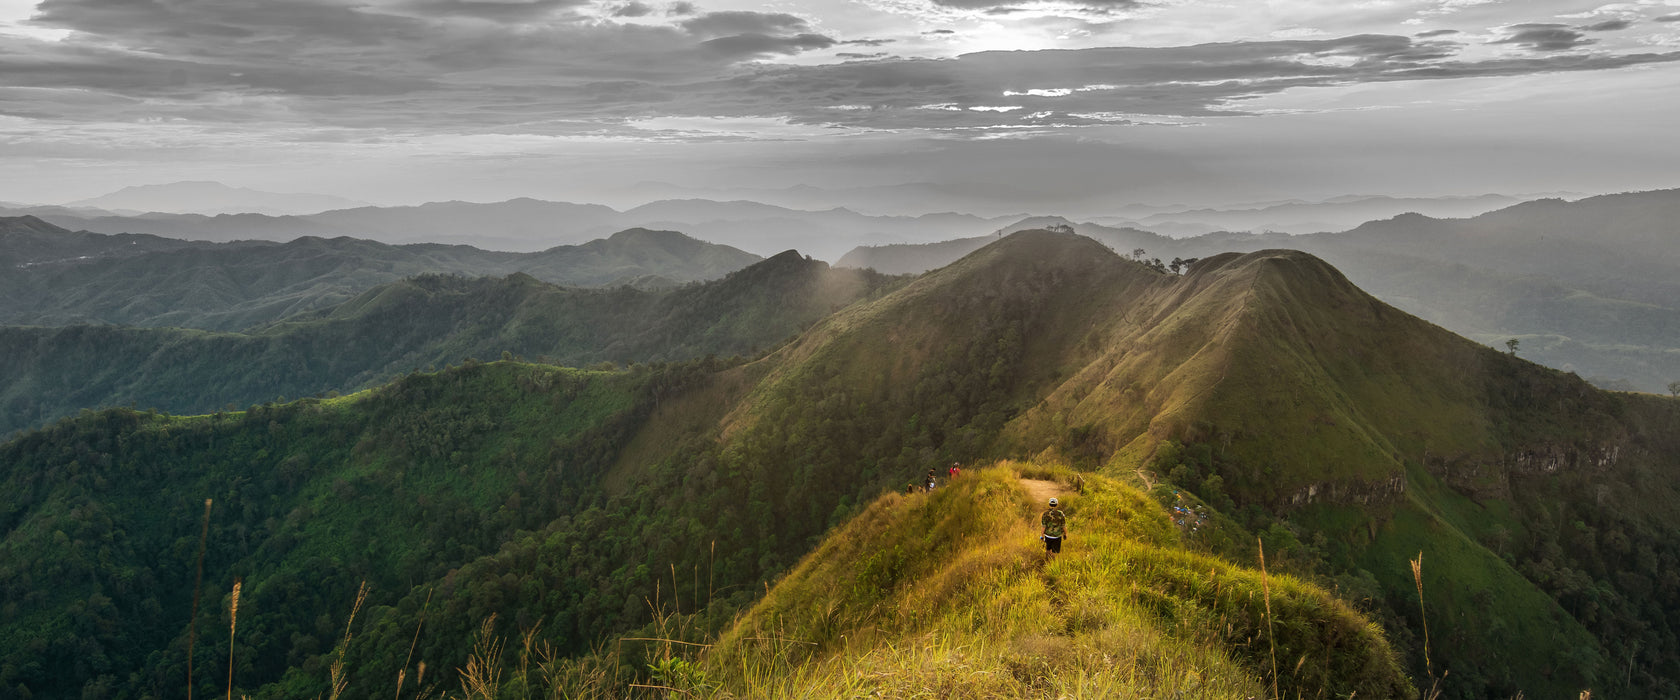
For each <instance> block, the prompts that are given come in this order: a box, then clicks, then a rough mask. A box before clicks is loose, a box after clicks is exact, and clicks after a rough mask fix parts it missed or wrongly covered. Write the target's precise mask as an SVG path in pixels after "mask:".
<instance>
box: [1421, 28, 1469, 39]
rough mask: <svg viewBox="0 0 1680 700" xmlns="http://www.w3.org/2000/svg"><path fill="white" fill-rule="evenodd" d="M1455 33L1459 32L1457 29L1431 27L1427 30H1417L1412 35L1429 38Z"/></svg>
mask: <svg viewBox="0 0 1680 700" xmlns="http://www.w3.org/2000/svg"><path fill="white" fill-rule="evenodd" d="M1457 33H1459V32H1458V30H1457V29H1431V30H1429V31H1427V32H1418V33H1417V34H1413V35H1412V36H1415V37H1417V38H1419V39H1429V38H1433V37H1438V36H1447V35H1449V34H1457Z"/></svg>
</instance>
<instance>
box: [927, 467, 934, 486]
mask: <svg viewBox="0 0 1680 700" xmlns="http://www.w3.org/2000/svg"><path fill="white" fill-rule="evenodd" d="M933 487H934V480H933V470H932V469H929V470H928V475H927V490H929V491H932V490H933Z"/></svg>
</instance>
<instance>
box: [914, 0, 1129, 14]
mask: <svg viewBox="0 0 1680 700" xmlns="http://www.w3.org/2000/svg"><path fill="white" fill-rule="evenodd" d="M1069 1H1070V2H1072V3H1074V4H1076V5H1082V6H1084V7H1086V8H1088V9H1092V10H1099V11H1104V12H1112V11H1117V10H1128V9H1131V8H1134V7H1140V6H1143V5H1145V4H1146V3H1144V2H1142V1H1141V0H1069ZM933 3H934V4H935V5H940V6H943V7H955V8H958V9H964V10H988V11H989V13H990V14H1008V13H1011V12H1019V11H1020V9H1019V8H1015V7H1009V5H1011V4H1012V3H1011V2H1008V1H1007V0H933Z"/></svg>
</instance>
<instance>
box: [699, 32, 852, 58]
mask: <svg viewBox="0 0 1680 700" xmlns="http://www.w3.org/2000/svg"><path fill="white" fill-rule="evenodd" d="M834 44H835V42H834V40H833V39H830V38H828V37H826V36H823V35H821V34H795V35H793V36H769V35H767V34H736V35H734V36H725V37H718V38H716V39H708V40H706V41H702V42H700V46H701V48H703V49H705V50H707V51H710V52H712V53H715V54H718V55H720V56H725V57H728V58H746V57H749V56H768V55H774V54H782V55H788V56H791V55H793V54H796V53H800V52H803V51H810V50H812V49H826V48H828V47H830V46H833V45H834Z"/></svg>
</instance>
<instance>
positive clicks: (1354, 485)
mask: <svg viewBox="0 0 1680 700" xmlns="http://www.w3.org/2000/svg"><path fill="white" fill-rule="evenodd" d="M1404 493H1406V475H1405V474H1395V475H1393V476H1390V477H1388V478H1387V479H1378V480H1375V481H1321V482H1318V483H1313V484H1307V485H1306V486H1303V487H1301V489H1300V490H1298V491H1296V492H1295V493H1293V494H1291V495H1290V496H1289V497H1288V498H1287V499H1284V502H1283V507H1285V508H1299V507H1301V506H1306V505H1311V504H1313V503H1337V504H1348V503H1358V504H1360V505H1378V504H1382V503H1389V502H1392V501H1394V500H1396V499H1398V498H1399V497H1400V496H1401V495H1402V494H1404Z"/></svg>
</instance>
